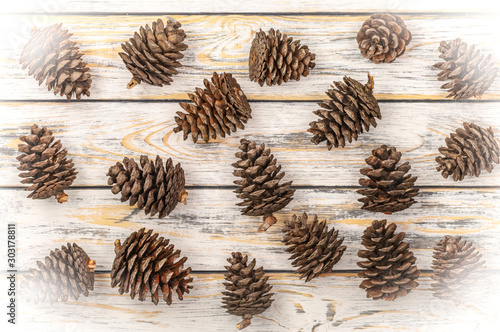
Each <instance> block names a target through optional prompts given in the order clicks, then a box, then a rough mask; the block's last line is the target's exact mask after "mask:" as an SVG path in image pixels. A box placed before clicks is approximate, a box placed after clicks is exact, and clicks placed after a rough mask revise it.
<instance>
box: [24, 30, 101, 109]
mask: <svg viewBox="0 0 500 332" xmlns="http://www.w3.org/2000/svg"><path fill="white" fill-rule="evenodd" d="M61 26H62V24H54V25H52V26H50V27H47V28H44V29H41V30H37V29H34V30H33V31H32V32H31V38H30V40H29V41H28V43H27V44H26V46H25V47H24V49H23V53H22V54H21V59H20V60H19V63H20V64H22V67H23V69H26V68H28V69H29V72H28V74H29V75H30V76H31V75H33V77H34V78H35V79H36V80H37V81H38V85H40V84H42V82H43V81H45V84H46V85H47V87H48V90H49V91H50V90H52V89H53V90H54V94H55V95H57V94H58V93H59V94H60V95H61V96H62V95H63V94H64V95H66V98H67V99H68V100H70V99H71V97H72V96H73V95H75V96H76V99H78V100H80V98H81V97H82V95H86V96H87V97H88V96H90V91H89V89H90V85H91V84H92V80H91V79H90V73H89V72H88V71H89V70H90V69H89V68H88V67H87V63H86V62H83V61H82V56H83V53H82V52H80V51H79V50H78V47H77V46H75V45H76V43H75V42H73V41H71V40H70V39H69V38H70V37H71V36H72V35H73V34H71V33H68V30H61Z"/></svg>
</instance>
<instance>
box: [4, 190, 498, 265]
mask: <svg viewBox="0 0 500 332" xmlns="http://www.w3.org/2000/svg"><path fill="white" fill-rule="evenodd" d="M67 193H68V195H69V197H70V198H69V202H67V203H64V204H62V205H61V204H58V203H57V202H56V201H55V200H54V199H47V200H31V199H27V198H24V197H25V195H26V193H25V192H24V191H21V190H5V189H3V190H0V209H1V211H3V213H4V215H5V216H7V218H6V219H5V220H4V222H5V223H7V222H16V223H17V225H18V237H19V242H18V248H19V255H18V269H20V270H24V271H27V270H28V269H29V268H30V267H31V266H33V265H34V264H35V260H37V259H40V258H42V257H45V256H46V255H47V254H48V252H49V251H50V250H52V249H54V248H56V247H60V246H61V245H63V244H65V243H66V242H68V241H69V242H78V243H79V244H80V245H81V246H82V247H83V248H84V249H85V250H86V251H87V252H88V254H89V255H90V256H91V257H92V258H94V259H95V260H96V261H97V264H98V265H97V268H98V270H110V269H111V263H112V261H113V259H114V251H113V248H114V246H113V242H114V240H115V239H117V238H120V239H122V240H123V239H125V238H126V237H127V236H128V235H129V234H130V233H131V232H132V231H134V230H138V229H139V228H141V227H148V228H153V229H154V230H155V231H157V232H160V233H161V234H162V235H163V236H165V237H167V238H170V239H171V243H173V244H174V245H175V246H176V248H179V249H181V250H182V252H183V254H184V255H186V256H187V257H188V258H189V259H188V262H187V264H188V266H191V267H192V268H193V269H194V270H196V271H219V270H221V269H223V265H224V264H225V258H226V256H228V255H229V254H230V253H231V252H232V251H242V250H243V251H247V252H250V253H252V254H253V255H254V256H255V257H257V258H258V259H259V261H260V262H261V263H262V264H264V265H265V266H267V267H268V269H272V270H286V271H293V270H294V269H293V268H292V267H291V265H290V262H289V261H288V254H286V253H285V252H284V246H283V245H282V244H281V242H280V240H281V236H282V235H281V231H280V229H281V227H282V225H283V223H284V220H285V219H287V218H289V217H290V216H291V215H292V214H294V213H296V214H299V213H300V214H302V212H304V211H306V212H308V213H309V214H311V215H312V214H317V215H318V216H319V218H320V219H327V220H328V221H329V224H330V226H334V227H335V228H336V229H338V230H339V232H340V234H341V236H344V237H345V242H344V243H345V244H346V245H347V246H348V249H347V251H346V252H345V254H344V257H343V258H342V260H341V261H340V262H339V263H338V264H337V265H336V266H335V269H336V270H345V269H357V268H358V267H357V265H356V262H357V261H358V258H357V252H358V250H359V249H361V241H360V237H361V235H362V233H363V230H364V229H365V228H366V227H367V226H368V225H369V224H370V223H371V222H372V220H373V219H388V220H389V221H390V222H395V223H397V224H398V225H399V230H400V231H404V232H406V234H407V239H408V241H409V242H410V244H411V247H412V248H413V249H414V250H415V255H416V257H417V258H418V266H419V267H420V268H421V269H429V268H430V265H431V260H432V256H431V255H432V248H433V246H434V244H435V243H436V242H437V241H438V240H439V239H440V238H442V237H443V236H444V235H446V234H452V235H457V236H464V237H465V238H467V239H469V240H472V241H473V242H474V243H475V244H476V246H477V248H478V249H480V250H481V252H482V253H483V255H484V257H485V259H486V261H487V265H488V267H489V268H490V269H493V270H495V269H500V255H499V247H498V238H499V236H500V221H499V219H498V218H499V216H500V203H499V202H500V200H499V198H500V191H498V190H493V189H469V190H467V191H462V190H453V189H439V188H429V189H425V190H422V191H421V193H420V195H419V196H418V197H417V198H418V203H416V204H415V205H414V206H412V207H411V208H409V209H407V210H405V211H402V212H398V213H396V214H394V215H390V216H386V215H384V214H381V213H372V212H367V211H364V210H361V209H360V203H359V202H358V201H357V199H358V198H359V197H360V196H359V195H358V194H357V193H356V191H355V190H353V189H344V190H329V189H322V190H321V189H299V190H297V191H296V193H295V199H294V200H293V201H292V202H291V203H290V204H289V206H288V207H287V208H285V209H284V210H283V211H281V212H279V213H277V214H276V217H277V218H278V220H279V221H278V223H277V224H276V225H275V226H273V227H271V228H270V229H269V230H268V231H267V232H266V233H258V232H257V228H258V226H259V225H260V223H261V219H260V218H258V217H248V216H241V215H240V212H239V211H240V208H239V207H237V206H236V205H235V204H236V203H237V202H239V200H238V199H237V198H236V195H235V194H234V193H233V192H232V190H229V189H190V190H189V196H188V205H186V206H184V205H179V206H178V207H177V208H176V209H175V211H174V212H173V213H172V214H171V215H170V216H169V217H167V218H165V219H162V220H159V219H157V218H156V217H154V218H150V217H147V216H145V215H144V213H143V212H142V211H138V210H137V209H135V208H133V207H130V206H128V204H126V203H121V202H120V199H119V196H115V195H113V194H112V193H111V191H110V190H107V189H100V190H99V189H84V190H68V191H67ZM5 227H6V226H5ZM2 241H6V239H4V238H0V245H3V244H5V243H3V242H2ZM5 246H6V244H5Z"/></svg>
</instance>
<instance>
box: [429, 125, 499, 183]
mask: <svg viewBox="0 0 500 332" xmlns="http://www.w3.org/2000/svg"><path fill="white" fill-rule="evenodd" d="M463 125H464V128H465V129H462V128H458V129H457V130H456V131H455V133H450V137H446V140H445V142H446V147H444V146H443V147H440V148H439V152H441V154H443V156H438V157H436V161H437V163H438V164H439V166H438V167H437V168H436V169H437V170H438V171H439V172H441V174H442V175H443V177H444V178H445V179H446V178H448V176H449V175H453V181H462V180H463V179H464V178H465V176H466V175H467V174H468V175H470V176H479V175H480V174H481V170H482V169H484V170H486V171H487V172H488V173H491V171H492V170H493V165H492V164H493V162H495V163H497V164H498V163H499V158H498V155H499V153H500V151H499V149H498V143H497V141H496V140H495V137H494V136H493V129H491V127H490V128H489V129H484V128H481V127H479V126H478V125H476V124H473V123H467V122H464V124H463Z"/></svg>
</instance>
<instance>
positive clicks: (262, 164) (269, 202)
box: [233, 139, 295, 232]
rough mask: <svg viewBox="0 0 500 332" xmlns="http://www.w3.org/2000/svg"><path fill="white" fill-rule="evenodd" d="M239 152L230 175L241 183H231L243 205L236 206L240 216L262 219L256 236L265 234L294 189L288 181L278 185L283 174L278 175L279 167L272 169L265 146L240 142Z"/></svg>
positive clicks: (269, 151)
mask: <svg viewBox="0 0 500 332" xmlns="http://www.w3.org/2000/svg"><path fill="white" fill-rule="evenodd" d="M239 149H240V150H241V151H240V152H237V153H236V157H237V158H239V159H240V160H238V161H237V162H236V163H234V164H233V167H235V168H236V170H235V171H234V172H233V174H234V176H238V177H241V178H242V179H241V180H236V181H234V184H236V185H238V189H237V190H235V191H234V192H235V193H237V194H238V195H237V196H236V197H238V198H242V199H243V202H241V203H238V204H237V205H238V206H244V208H243V209H242V210H241V214H244V215H247V216H263V219H264V222H263V223H262V225H261V226H260V227H259V232H260V231H265V230H267V229H268V228H269V227H270V226H272V225H273V224H274V223H276V218H275V217H274V216H273V213H274V212H276V211H279V210H281V209H282V208H284V207H285V206H286V205H287V204H288V203H290V201H291V200H292V199H293V193H294V192H295V189H290V186H291V185H292V181H289V182H285V183H282V184H279V182H280V180H281V179H282V178H283V177H284V176H285V172H280V171H281V165H280V166H276V159H274V156H273V155H272V154H271V150H270V149H269V148H266V146H265V144H261V145H259V146H257V143H256V142H251V141H249V140H247V139H242V140H240V146H239Z"/></svg>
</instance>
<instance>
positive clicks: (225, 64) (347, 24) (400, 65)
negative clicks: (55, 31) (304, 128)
mask: <svg viewBox="0 0 500 332" xmlns="http://www.w3.org/2000/svg"><path fill="white" fill-rule="evenodd" d="M86 6H88V4H86ZM90 7H91V6H89V8H90ZM368 16H369V15H340V16H338V15H337V16H336V15H334V16H332V15H307V16H293V15H285V16H274V15H272V16H261V15H173V16H172V17H173V18H174V19H176V20H178V21H179V22H181V23H182V24H183V28H184V29H185V31H186V34H187V39H186V41H185V42H186V43H187V44H188V45H189V49H188V50H187V51H186V52H184V54H185V57H184V59H183V60H182V64H183V65H184V66H185V67H183V68H180V69H179V72H180V73H179V74H178V75H176V77H175V78H174V82H173V83H172V85H171V86H165V87H153V86H149V85H147V84H141V85H139V86H137V87H135V88H133V89H132V90H127V89H125V86H126V84H127V83H128V82H129V80H130V78H131V74H130V73H129V71H128V70H127V69H126V68H125V65H124V64H123V62H122V60H121V58H120V57H119V56H118V52H120V51H121V46H120V45H121V43H123V42H124V41H126V40H128V39H129V38H130V37H132V36H133V33H134V32H135V31H137V30H138V28H139V27H140V26H141V25H144V24H151V22H152V21H154V20H156V19H157V18H158V17H165V16H164V15H138V16H124V15H103V16H86V15H70V16H68V15H66V16H65V15H50V16H44V17H39V16H36V15H33V16H21V15H14V16H7V15H3V16H0V19H1V20H0V22H1V23H0V28H2V31H4V32H5V35H4V37H3V39H1V41H2V43H0V58H1V59H2V62H1V64H0V78H1V79H2V81H3V86H2V89H1V90H0V99H2V100H28V99H43V100H54V99H58V100H61V97H60V96H54V95H53V93H52V92H47V88H46V87H45V86H43V85H42V86H38V83H37V82H36V81H35V80H34V79H33V78H32V77H29V76H27V72H26V71H25V70H22V68H21V66H20V65H19V63H18V62H19V57H20V54H21V51H22V49H23V47H24V44H25V43H26V41H27V38H28V37H29V33H30V31H31V28H32V27H33V26H38V27H42V26H47V25H51V24H54V23H59V22H62V23H63V25H64V27H66V28H68V29H69V30H71V32H72V33H73V34H74V36H73V39H74V40H75V41H77V42H78V43H79V44H80V46H81V50H82V51H83V53H84V54H85V57H84V59H85V61H87V62H88V63H89V66H90V67H91V74H92V76H93V82H92V88H91V90H90V92H91V97H90V98H91V99H167V98H168V99H186V98H187V94H186V93H188V92H193V91H194V90H195V87H199V86H202V81H203V79H204V78H208V77H209V76H210V75H211V74H212V72H213V71H227V72H231V73H233V74H234V76H235V77H236V78H237V79H238V82H239V83H240V84H241V86H242V88H243V91H244V92H245V93H246V94H247V96H248V97H249V98H250V99H260V100H268V99H272V100H321V99H323V98H324V91H325V90H326V89H327V88H328V87H329V85H330V84H331V83H332V81H333V80H339V79H341V78H342V76H344V75H351V76H353V77H355V78H356V79H359V80H361V81H365V80H366V73H367V72H371V74H372V75H373V76H374V78H375V95H376V97H377V98H379V99H444V98H445V96H446V94H447V93H446V92H445V91H443V90H441V89H440V86H441V85H442V83H443V82H439V81H437V79H436V76H437V73H438V70H436V69H434V68H433V67H432V65H433V64H434V63H436V62H438V61H440V59H439V57H438V56H439V52H438V51H437V48H438V46H439V43H440V42H441V41H442V40H450V39H455V38H457V37H460V38H462V39H463V40H465V41H467V42H469V43H470V44H476V45H477V46H478V47H479V48H481V49H482V50H483V51H484V52H485V53H487V54H489V53H493V61H494V62H495V63H497V64H498V63H500V59H499V57H498V54H500V30H499V29H497V28H496V26H497V25H496V24H497V18H496V17H495V16H481V15H467V16H466V15H459V16H443V15H424V16H422V15H418V14H414V15H411V14H408V15H403V19H404V20H405V22H406V25H407V26H408V28H409V29H410V30H411V32H412V34H413V40H412V42H411V44H410V45H409V47H408V49H407V52H406V54H405V55H404V56H402V57H400V58H398V59H397V60H396V61H395V62H393V63H390V64H378V65H377V64H373V63H372V62H370V61H369V60H367V59H365V58H363V57H362V55H361V54H360V52H359V49H358V46H357V43H356V40H355V37H356V34H357V32H358V30H359V29H360V27H361V25H362V23H363V21H364V20H365V19H366V18H367V17H368ZM271 27H274V28H277V29H281V31H282V32H286V33H288V34H289V36H291V37H293V38H296V39H297V38H298V39H301V40H302V42H303V43H304V44H306V45H308V46H309V48H310V49H311V51H312V52H314V53H316V68H315V69H314V70H312V71H311V73H310V75H309V76H308V77H306V78H302V79H301V80H300V81H298V82H297V81H294V82H289V83H287V84H283V85H281V86H274V87H260V86H259V85H258V84H257V83H255V82H250V80H249V79H248V52H249V49H250V45H251V41H252V39H253V36H254V34H255V32H256V31H258V30H259V29H260V28H262V29H264V30H266V31H267V30H268V29H269V28H271ZM84 99H85V98H84ZM483 99H500V80H496V82H494V83H493V85H492V86H491V88H490V89H489V90H488V91H487V92H486V93H485V95H483Z"/></svg>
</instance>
